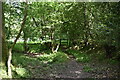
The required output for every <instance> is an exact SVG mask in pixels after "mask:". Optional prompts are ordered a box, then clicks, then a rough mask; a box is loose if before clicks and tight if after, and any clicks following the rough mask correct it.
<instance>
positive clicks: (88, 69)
mask: <svg viewBox="0 0 120 80" xmlns="http://www.w3.org/2000/svg"><path fill="white" fill-rule="evenodd" d="M83 70H84V71H85V72H91V71H93V70H94V69H92V68H91V67H90V66H88V65H86V66H84V67H83Z"/></svg>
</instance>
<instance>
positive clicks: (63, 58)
mask: <svg viewBox="0 0 120 80" xmlns="http://www.w3.org/2000/svg"><path fill="white" fill-rule="evenodd" d="M67 59H68V56H67V55H66V54H65V53H63V52H57V53H55V55H54V58H53V62H57V63H62V62H65V61H67Z"/></svg>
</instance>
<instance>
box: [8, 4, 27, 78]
mask: <svg viewBox="0 0 120 80" xmlns="http://www.w3.org/2000/svg"><path fill="white" fill-rule="evenodd" d="M27 7H28V5H27V3H26V7H25V10H24V11H25V12H24V18H23V22H22V24H21V28H20V30H19V33H18V35H17V36H16V39H15V40H14V43H13V44H12V46H11V48H10V49H9V57H8V76H9V77H10V78H12V70H11V60H12V49H13V48H14V46H15V44H16V42H17V40H18V39H19V38H20V35H21V32H22V31H23V28H24V26H25V22H26V18H27Z"/></svg>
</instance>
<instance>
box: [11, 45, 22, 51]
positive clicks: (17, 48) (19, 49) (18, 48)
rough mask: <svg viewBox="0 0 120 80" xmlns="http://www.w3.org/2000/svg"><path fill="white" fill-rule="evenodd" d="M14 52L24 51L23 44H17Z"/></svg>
mask: <svg viewBox="0 0 120 80" xmlns="http://www.w3.org/2000/svg"><path fill="white" fill-rule="evenodd" d="M13 50H14V51H24V48H23V45H22V44H15V46H14V48H13Z"/></svg>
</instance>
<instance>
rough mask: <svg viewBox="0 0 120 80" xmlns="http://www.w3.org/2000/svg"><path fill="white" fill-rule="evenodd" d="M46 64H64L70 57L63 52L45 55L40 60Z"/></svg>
mask: <svg viewBox="0 0 120 80" xmlns="http://www.w3.org/2000/svg"><path fill="white" fill-rule="evenodd" d="M38 59H39V60H40V61H43V62H45V63H62V62H65V61H67V60H68V56H67V55H66V54H65V53H63V52H57V53H51V54H44V55H42V56H40V57H39V58H38Z"/></svg>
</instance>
